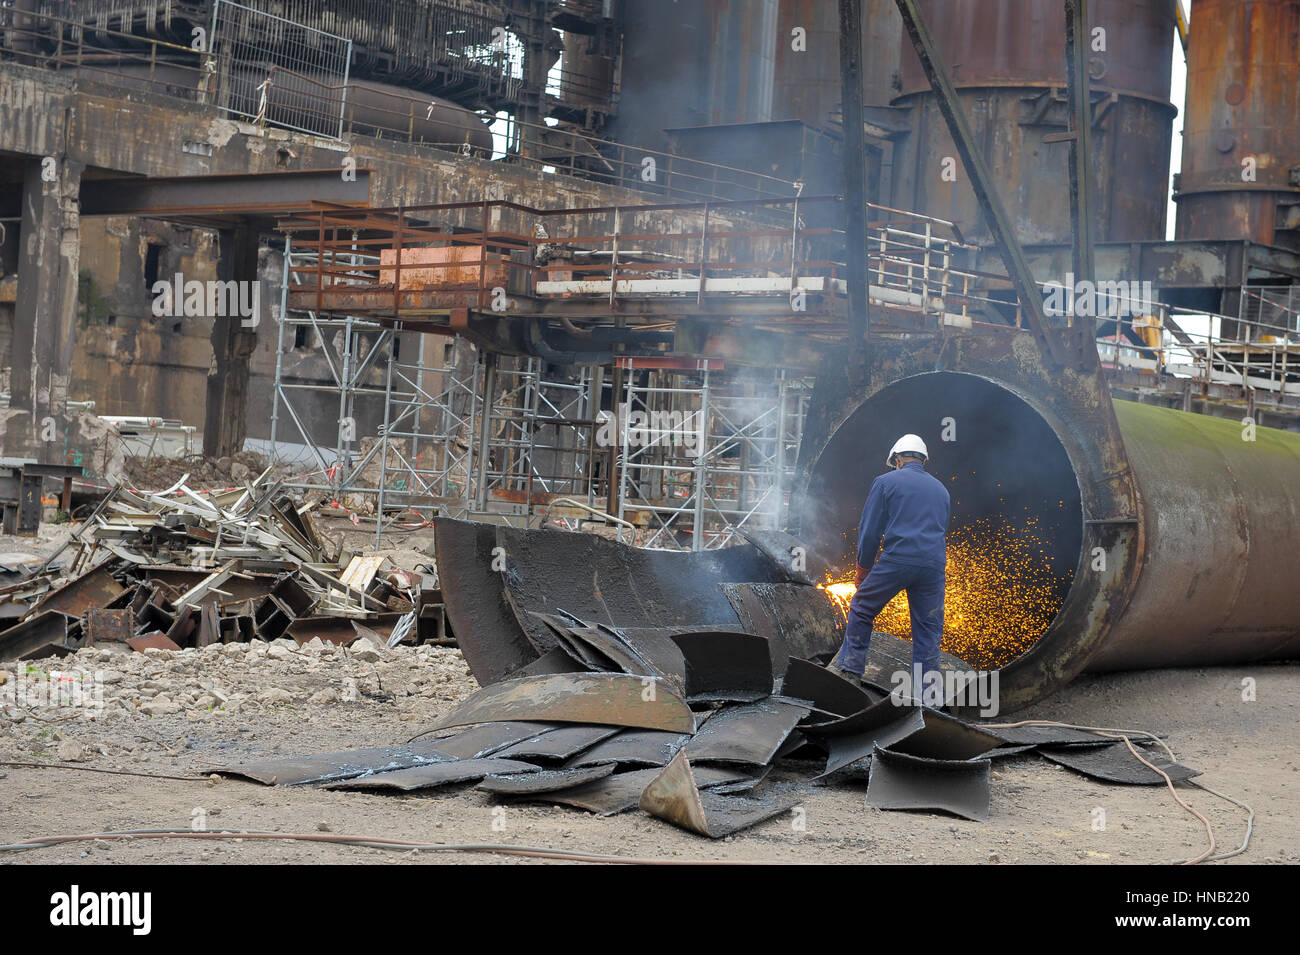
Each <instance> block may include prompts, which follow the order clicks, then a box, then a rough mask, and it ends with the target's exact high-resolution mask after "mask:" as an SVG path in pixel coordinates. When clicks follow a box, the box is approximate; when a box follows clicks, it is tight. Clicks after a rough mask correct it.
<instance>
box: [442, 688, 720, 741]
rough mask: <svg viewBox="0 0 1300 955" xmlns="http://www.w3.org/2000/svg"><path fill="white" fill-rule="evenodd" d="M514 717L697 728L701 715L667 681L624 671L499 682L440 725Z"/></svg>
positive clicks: (674, 729)
mask: <svg viewBox="0 0 1300 955" xmlns="http://www.w3.org/2000/svg"><path fill="white" fill-rule="evenodd" d="M511 719H516V720H540V721H551V722H558V723H595V724H602V725H612V726H633V727H639V728H642V729H658V730H666V731H669V732H677V733H692V732H694V731H695V717H694V716H693V715H692V714H691V711H690V709H689V708H688V707H687V706H686V703H685V701H684V700H682V698H681V697H679V696H677V695H676V694H675V693H673V692H672V690H671V689H670V688H669V687H668V685H667V684H666V683H664V681H662V680H656V679H654V678H652V677H635V676H627V675H625V674H619V673H554V674H547V675H544V676H533V677H522V678H520V679H515V680H505V681H503V682H501V683H494V684H491V685H490V686H486V687H484V688H483V689H481V690H479V691H478V692H477V693H475V694H474V695H473V696H471V697H470V698H469V699H468V700H466V701H465V702H464V703H462V704H461V705H460V706H458V707H457V708H456V709H455V710H454V711H452V712H451V713H450V714H448V715H447V716H445V717H443V719H441V720H439V721H438V723H436V724H435V725H434V728H435V729H441V728H445V727H449V726H467V725H469V724H471V723H486V722H492V721H496V720H511Z"/></svg>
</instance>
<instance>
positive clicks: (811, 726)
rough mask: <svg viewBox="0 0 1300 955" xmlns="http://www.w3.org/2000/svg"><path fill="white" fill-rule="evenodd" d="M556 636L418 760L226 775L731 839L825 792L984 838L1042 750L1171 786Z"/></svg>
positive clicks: (602, 637)
mask: <svg viewBox="0 0 1300 955" xmlns="http://www.w3.org/2000/svg"><path fill="white" fill-rule="evenodd" d="M541 622H542V624H543V625H545V626H546V627H547V628H548V630H549V631H550V633H551V635H552V637H553V638H554V640H555V648H554V649H553V650H552V651H548V653H547V654H546V655H545V656H544V657H542V658H539V660H538V661H537V662H535V663H534V664H532V665H529V666H526V667H524V669H525V670H527V671H529V672H528V673H526V674H525V675H519V676H514V677H512V678H510V679H506V680H501V681H498V682H495V683H492V684H489V685H487V686H485V687H483V688H482V689H480V690H479V691H478V692H477V693H475V694H474V695H472V696H471V697H469V699H467V700H465V701H464V702H463V703H462V704H461V705H460V706H458V707H457V708H456V709H454V710H453V711H452V712H451V713H449V714H447V715H446V716H445V717H443V718H442V719H441V720H439V721H438V722H437V723H435V724H434V725H432V726H430V727H427V728H426V729H424V730H422V731H421V732H420V733H418V734H417V735H416V736H415V737H413V738H412V739H411V740H409V741H408V742H407V743H406V744H404V745H401V746H394V747H390V748H382V749H373V750H359V751H356V752H352V753H329V754H324V755H320V756H308V757H301V758H292V759H268V760H258V761H255V762H250V763H244V764H241V765H232V766H226V767H221V768H219V769H218V770H217V772H220V773H224V774H227V775H231V776H236V777H244V778H247V779H253V780H256V781H259V782H263V783H271V784H278V785H301V784H309V783H314V784H318V785H321V786H324V787H325V788H329V789H335V790H367V791H373V792H387V793H399V794H400V793H423V792H428V791H430V790H435V789H438V788H440V787H447V786H452V785H457V784H462V785H463V784H469V783H474V784H476V789H477V791H480V792H482V793H487V794H489V795H490V797H491V798H492V799H495V800H528V801H535V802H544V803H558V804H562V805H568V806H574V807H577V808H580V809H584V810H587V811H589V812H593V813H597V814H600V815H612V814H614V813H619V812H624V811H627V810H631V809H634V808H637V807H639V808H640V809H641V810H643V811H644V812H647V813H649V814H651V815H653V816H656V817H658V818H661V819H663V820H665V821H667V822H669V823H672V824H673V825H676V826H680V827H682V828H684V829H687V830H688V831H690V832H693V833H696V834H699V835H702V836H708V837H711V838H715V839H716V838H720V837H722V836H727V835H730V834H732V833H734V832H737V831H739V830H741V829H744V828H746V827H748V826H752V825H754V824H756V823H759V822H762V821H764V820H767V819H771V818H773V817H775V816H779V815H781V814H783V813H787V812H790V811H791V810H793V809H795V808H796V807H798V806H799V805H800V803H801V802H803V801H804V800H805V799H806V798H807V795H808V787H809V786H812V785H826V784H835V783H840V784H843V783H851V782H854V781H861V780H865V781H866V782H867V790H866V802H867V805H868V806H874V807H878V808H880V809H906V810H932V811H935V810H937V811H942V812H946V813H951V814H953V815H956V816H960V817H962V818H966V819H971V820H977V821H983V820H986V819H988V817H989V808H990V798H991V797H990V765H991V761H992V760H993V759H995V758H1000V757H1001V756H1002V755H1004V753H1005V754H1007V755H1010V754H1012V753H1023V752H1026V751H1027V750H1028V749H1031V748H1036V747H1042V748H1043V753H1044V755H1045V756H1047V757H1048V758H1049V759H1052V760H1053V761H1056V762H1059V763H1061V764H1062V765H1067V766H1072V767H1073V768H1078V769H1079V770H1080V771H1082V772H1090V771H1092V774H1093V775H1094V776H1097V777H1098V778H1113V779H1115V780H1116V781H1124V782H1135V783H1137V782H1148V781H1150V780H1147V779H1144V778H1123V779H1121V778H1120V777H1121V776H1124V774H1125V772H1127V773H1128V775H1129V776H1132V775H1134V773H1133V771H1134V769H1135V768H1136V769H1138V770H1142V771H1143V772H1145V773H1148V774H1150V775H1152V776H1157V777H1158V774H1156V773H1151V771H1150V770H1147V769H1146V768H1145V767H1144V766H1142V764H1141V763H1140V762H1138V761H1137V760H1136V759H1134V758H1132V757H1131V755H1130V758H1129V762H1130V763H1131V765H1127V764H1123V765H1121V764H1122V763H1123V761H1122V760H1119V759H1118V757H1119V755H1120V754H1119V753H1117V752H1116V751H1115V750H1114V747H1115V746H1121V747H1122V746H1123V744H1122V743H1116V742H1115V741H1113V740H1111V739H1108V738H1106V737H1102V736H1097V735H1095V734H1091V733H1083V734H1078V733H1075V731H1068V732H1057V733H1050V732H1039V733H1037V734H1034V733H1029V734H1026V733H1022V732H1016V731H1014V730H1006V731H1002V730H998V729H996V728H984V727H981V726H979V725H976V724H972V723H969V722H967V721H965V720H962V719H959V718H957V717H955V716H953V715H950V714H949V713H946V712H943V711H942V710H939V709H934V708H931V707H928V706H916V705H912V704H911V703H910V702H909V701H907V700H904V699H902V698H900V697H898V696H896V695H893V694H891V693H890V692H889V691H887V690H886V689H885V688H884V687H881V686H876V685H873V684H862V685H859V684H857V683H853V682H850V681H847V680H845V679H843V678H842V677H840V676H839V675H838V674H835V673H832V672H831V671H829V670H827V669H825V668H824V667H823V666H821V665H819V664H818V663H815V662H812V661H809V660H804V659H801V658H798V657H787V658H786V659H785V660H784V661H783V663H784V666H783V667H781V668H780V669H781V670H782V671H783V673H782V675H780V676H778V674H777V672H776V670H775V669H774V668H773V667H772V665H771V658H770V654H769V652H768V641H767V639H766V638H764V637H760V636H757V635H755V634H747V633H743V632H737V631H720V630H706V629H682V628H662V629H659V630H650V629H644V628H643V629H635V630H634V629H627V630H625V629H622V628H620V627H616V626H611V625H608V624H599V623H592V622H590V621H586V620H583V619H581V618H579V617H576V616H574V615H572V614H566V613H563V612H557V613H554V614H544V615H542V616H541ZM881 636H882V637H883V636H884V635H881ZM876 642H882V643H883V642H886V641H876ZM873 649H874V648H873ZM890 652H896V650H894V649H893V648H890ZM874 659H876V660H877V661H878V662H886V663H887V662H888V660H889V656H888V655H879V656H876V657H875V658H874ZM1093 747H1095V749H1092V748H1093ZM1085 749H1087V750H1088V751H1087V752H1085ZM1103 753H1104V754H1105V756H1106V758H1102V754H1103ZM1151 758H1152V759H1153V760H1154V757H1151ZM1163 768H1164V769H1165V771H1166V772H1169V773H1171V775H1174V777H1175V778H1187V776H1188V775H1192V774H1194V771H1193V770H1187V769H1186V768H1185V767H1179V766H1164V767H1163ZM1103 773H1110V776H1109V777H1106V776H1103V775H1102V774H1103ZM1158 781H1163V780H1162V779H1159V777H1158Z"/></svg>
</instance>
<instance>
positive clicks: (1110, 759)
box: [1038, 740, 1201, 786]
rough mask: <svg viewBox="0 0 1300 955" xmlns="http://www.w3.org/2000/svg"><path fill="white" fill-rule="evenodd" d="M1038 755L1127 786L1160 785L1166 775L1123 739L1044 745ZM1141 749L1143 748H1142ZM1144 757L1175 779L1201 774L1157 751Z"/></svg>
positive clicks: (1105, 780)
mask: <svg viewBox="0 0 1300 955" xmlns="http://www.w3.org/2000/svg"><path fill="white" fill-rule="evenodd" d="M1038 752H1039V755H1041V756H1042V757H1043V758H1044V759H1050V760H1051V761H1052V762H1054V763H1060V764H1061V765H1062V766H1064V767H1066V768H1067V769H1073V770H1074V771H1075V772H1076V773H1083V775H1085V776H1091V777H1092V778H1093V779H1100V780H1101V781H1102V782H1107V783H1123V784H1125V785H1128V786H1159V785H1162V784H1163V783H1164V781H1165V778H1164V776H1161V775H1160V773H1157V772H1155V771H1154V770H1152V769H1150V768H1148V767H1147V766H1144V765H1142V763H1141V762H1140V761H1139V760H1138V758H1137V757H1136V756H1134V755H1133V754H1132V753H1131V752H1129V748H1128V746H1126V745H1125V744H1124V741H1123V740H1120V741H1119V742H1117V743H1111V744H1110V745H1109V746H1041V747H1039V749H1038ZM1139 752H1141V750H1139ZM1142 756H1143V758H1144V759H1146V760H1147V761H1148V762H1150V763H1154V764H1155V765H1156V766H1159V767H1160V769H1161V770H1163V771H1164V772H1165V773H1167V774H1168V776H1169V778H1170V779H1172V780H1173V781H1174V782H1178V781H1180V780H1183V779H1191V778H1192V777H1193V776H1199V775H1201V771H1200V770H1199V769H1192V768H1190V767H1188V766H1184V765H1182V764H1181V763H1169V762H1166V761H1165V758H1164V756H1163V755H1157V754H1156V753H1155V752H1149V753H1143V754H1142Z"/></svg>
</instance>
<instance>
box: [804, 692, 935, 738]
mask: <svg viewBox="0 0 1300 955" xmlns="http://www.w3.org/2000/svg"><path fill="white" fill-rule="evenodd" d="M911 709H915V707H913V706H908V705H907V704H904V703H899V702H897V701H896V700H894V698H893V697H889V696H887V697H885V698H884V699H882V700H877V701H876V702H875V703H872V704H871V705H870V706H867V707H864V708H863V709H861V710H858V711H857V712H856V713H850V714H849V715H848V716H841V717H837V718H835V719H833V720H824V721H822V722H820V723H804V724H802V725H801V726H800V727H799V730H800V732H802V733H803V734H804V735H806V736H811V737H823V736H848V735H852V734H855V733H866V732H868V731H869V730H874V729H878V728H879V727H881V726H884V725H885V724H887V723H893V722H895V721H896V720H897V719H898V718H899V717H900V716H901V715H902V712H903V711H904V710H911Z"/></svg>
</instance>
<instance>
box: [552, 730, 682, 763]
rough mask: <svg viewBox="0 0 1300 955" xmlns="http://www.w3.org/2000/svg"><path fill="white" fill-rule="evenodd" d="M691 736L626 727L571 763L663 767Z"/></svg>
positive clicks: (580, 754)
mask: <svg viewBox="0 0 1300 955" xmlns="http://www.w3.org/2000/svg"><path fill="white" fill-rule="evenodd" d="M689 739H690V735H689V734H687V733H664V732H660V731H657V730H624V731H622V732H621V733H618V734H617V735H615V736H611V737H609V738H608V739H606V740H603V741H602V742H599V743H597V744H596V745H595V746H592V747H591V748H590V749H588V750H586V751H585V752H583V753H579V754H578V755H577V756H576V757H574V758H573V759H572V760H570V761H569V763H568V765H569V766H573V767H578V766H596V765H599V764H601V763H626V764H629V765H634V766H663V765H664V764H665V763H667V762H668V761H669V760H670V759H672V758H673V757H674V756H675V755H676V754H677V752H678V750H680V749H681V748H682V747H683V746H685V745H686V741H687V740H689Z"/></svg>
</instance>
